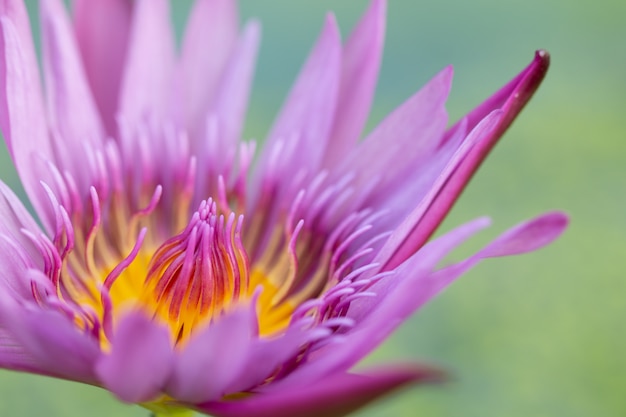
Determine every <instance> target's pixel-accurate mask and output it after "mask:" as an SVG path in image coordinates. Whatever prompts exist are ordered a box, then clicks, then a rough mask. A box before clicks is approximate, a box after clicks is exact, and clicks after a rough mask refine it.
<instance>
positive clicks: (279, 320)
mask: <svg viewBox="0 0 626 417" xmlns="http://www.w3.org/2000/svg"><path fill="white" fill-rule="evenodd" d="M242 228H243V216H238V217H237V216H236V215H235V213H232V212H231V213H230V214H227V215H224V214H220V213H219V212H218V208H217V204H216V202H215V201H213V200H212V199H209V200H205V201H202V202H201V203H200V206H199V208H198V209H197V211H196V212H194V213H193V214H192V216H191V220H190V221H189V223H188V224H187V226H186V227H185V228H184V229H183V231H182V232H180V233H179V234H177V235H175V236H173V237H171V238H169V239H167V240H165V242H163V243H161V244H160V246H157V245H158V244H154V238H153V237H146V236H147V229H145V228H144V229H142V231H141V232H140V233H139V237H138V238H137V241H136V243H135V244H134V247H133V248H132V250H131V251H130V253H128V254H127V256H126V258H124V259H123V260H121V261H113V262H111V259H110V258H109V259H108V261H107V262H105V263H102V262H101V261H100V262H99V261H98V260H96V259H91V258H92V257H93V256H94V255H93V254H92V253H90V252H91V250H90V249H89V248H90V247H91V246H93V245H89V244H85V245H78V247H76V248H75V250H72V251H70V252H69V253H68V256H67V258H66V259H65V260H64V263H65V265H66V268H64V271H63V273H62V274H61V284H62V287H63V291H61V292H60V293H59V294H60V295H62V296H63V298H64V299H65V300H66V301H70V302H71V304H72V305H74V307H76V308H77V309H78V310H79V314H77V315H76V322H77V324H78V325H79V326H81V327H90V328H93V329H94V330H93V331H94V333H98V334H99V336H101V340H102V344H103V347H106V346H107V344H108V342H107V340H108V338H109V336H110V332H111V331H112V328H113V327H114V326H115V321H116V319H117V318H118V317H119V316H120V312H123V311H124V309H126V308H140V309H142V310H144V311H145V312H146V313H147V314H149V315H151V316H152V317H154V318H155V319H157V320H159V321H161V322H162V323H165V324H166V325H167V326H168V327H169V328H170V331H171V335H172V340H174V341H175V343H176V344H179V343H184V341H186V340H187V339H188V338H189V336H190V335H191V334H192V333H193V331H194V329H197V328H198V326H202V325H206V324H209V323H210V322H211V321H212V320H213V319H214V318H217V317H219V316H220V315H221V314H223V313H224V312H225V311H227V310H228V309H229V308H231V307H232V306H233V305H234V304H236V303H239V302H255V303H256V308H257V313H258V314H257V315H258V326H259V333H260V334H261V335H268V334H272V333H274V332H276V331H280V330H282V329H284V328H285V327H286V326H287V325H288V324H289V320H290V317H291V314H292V313H293V311H294V309H295V307H296V304H295V303H292V302H290V301H289V300H285V299H284V297H278V296H277V295H279V288H278V287H277V285H276V283H274V282H272V280H270V278H269V277H271V276H273V275H275V274H276V273H279V272H281V273H282V271H277V270H276V268H277V267H276V266H272V265H274V264H277V265H287V264H289V262H290V261H289V259H290V254H289V253H288V252H283V253H282V254H279V255H276V254H275V257H276V259H274V262H270V263H269V264H267V265H266V264H265V263H260V264H258V265H255V266H254V268H252V270H251V268H250V262H249V259H248V255H247V253H246V250H245V248H244V246H243V243H242V239H241V234H242ZM90 234H91V235H90V238H88V239H87V242H89V241H90V239H91V240H93V241H94V242H96V243H95V244H94V245H96V246H99V245H98V243H97V242H98V241H99V240H100V239H101V238H102V237H103V234H102V233H101V231H99V228H98V227H93V228H92V231H91V232H90ZM155 247H156V249H154V248H155ZM277 252H280V251H277ZM118 259H119V258H118ZM64 292H65V294H64ZM255 294H257V295H256V296H255Z"/></svg>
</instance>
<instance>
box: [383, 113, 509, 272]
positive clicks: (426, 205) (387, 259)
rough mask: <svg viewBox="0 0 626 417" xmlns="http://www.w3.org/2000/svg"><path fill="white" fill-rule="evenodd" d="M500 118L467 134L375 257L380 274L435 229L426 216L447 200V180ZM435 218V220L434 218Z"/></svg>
mask: <svg viewBox="0 0 626 417" xmlns="http://www.w3.org/2000/svg"><path fill="white" fill-rule="evenodd" d="M501 117H502V114H501V112H500V111H494V112H493V113H491V114H490V115H489V116H487V117H486V118H485V119H484V120H483V121H481V123H479V124H478V126H476V127H475V128H474V130H473V131H472V132H470V134H469V135H468V136H467V138H466V139H465V140H464V141H463V143H462V144H461V146H460V147H459V148H458V150H457V151H456V152H455V154H454V155H453V156H452V158H451V159H450V160H449V162H448V163H447V165H446V166H445V167H444V169H443V170H442V171H441V172H440V173H439V175H438V177H437V178H436V180H435V181H434V182H433V184H432V186H431V188H430V190H428V193H427V194H426V195H425V196H424V198H422V200H421V201H420V202H419V204H418V205H417V207H416V208H415V209H414V210H413V211H412V212H411V213H410V214H409V216H408V217H407V218H406V219H404V220H403V221H402V223H401V224H400V225H399V226H398V227H397V229H396V230H394V232H393V234H392V235H391V236H390V237H389V239H388V240H387V241H386V242H385V244H384V246H383V247H382V249H381V250H380V252H379V253H378V254H377V255H376V262H378V263H380V264H381V265H382V267H381V269H382V270H390V269H393V268H395V267H396V266H398V265H399V264H401V263H402V262H403V261H404V260H405V259H407V258H408V257H410V256H411V255H412V254H413V253H415V251H417V250H418V249H419V248H420V247H421V246H422V245H423V244H424V242H425V241H426V239H427V238H428V237H429V236H430V233H431V230H432V227H435V225H433V224H432V223H431V222H429V221H430V220H431V218H433V216H432V215H430V213H431V212H432V210H433V205H434V202H436V201H437V199H438V198H439V196H440V195H442V194H443V195H444V196H445V197H447V196H448V195H447V189H446V187H447V185H448V182H449V180H450V177H451V176H452V175H454V172H456V170H457V169H459V166H460V165H461V164H462V163H463V161H464V160H465V159H466V158H467V157H468V155H469V154H471V152H472V151H473V149H475V148H476V147H477V146H480V144H481V143H482V142H483V141H486V140H489V138H490V137H491V133H492V132H493V130H494V129H496V127H497V125H498V123H499V121H500V118H501ZM435 218H436V219H437V220H439V218H438V217H435Z"/></svg>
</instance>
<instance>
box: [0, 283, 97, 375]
mask: <svg viewBox="0 0 626 417" xmlns="http://www.w3.org/2000/svg"><path fill="white" fill-rule="evenodd" d="M0 306H1V307H0V325H2V327H4V328H5V329H7V330H8V332H9V333H10V335H11V337H12V339H13V340H14V341H16V342H18V345H19V347H20V348H19V349H20V350H18V352H19V355H20V356H22V355H25V356H22V357H23V358H24V359H26V360H27V361H28V362H27V366H29V367H30V366H32V367H33V368H32V369H33V371H34V372H37V373H40V374H44V375H51V376H55V377H60V378H66V379H70V380H74V381H80V382H85V383H89V384H93V383H95V382H96V378H95V375H94V373H93V365H94V363H95V361H96V359H97V357H98V355H99V354H100V347H99V345H98V343H97V341H96V340H94V339H93V338H92V337H91V335H87V334H84V333H81V332H80V330H79V329H78V328H77V327H76V325H75V324H74V323H73V322H72V320H71V319H69V318H68V317H66V316H64V315H62V314H61V313H59V312H57V311H52V310H44V309H41V308H40V307H39V306H33V305H25V306H24V305H20V304H18V303H17V302H16V301H15V300H14V299H12V298H11V294H8V293H3V294H2V295H1V296H0ZM14 348H15V346H14ZM0 356H1V355H0ZM14 358H15V356H14ZM5 359H6V357H5ZM31 361H32V362H31Z"/></svg>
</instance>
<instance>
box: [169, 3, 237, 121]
mask: <svg viewBox="0 0 626 417" xmlns="http://www.w3.org/2000/svg"><path fill="white" fill-rule="evenodd" d="M237 32H238V14H237V4H236V1H234V0H198V1H196V2H195V4H194V6H193V10H192V11H191V14H190V17H189V21H188V23H187V25H186V29H185V35H184V38H183V45H182V51H181V57H180V61H179V68H178V77H177V78H178V80H179V81H180V85H179V88H180V93H181V97H180V100H181V102H180V108H181V110H183V111H182V117H184V118H185V121H184V125H185V126H187V127H188V128H189V129H190V130H191V131H195V130H196V129H197V128H198V127H201V128H202V127H203V126H204V121H205V118H206V114H207V112H208V111H209V107H210V105H211V104H212V103H213V101H214V98H215V94H216V92H217V91H218V88H219V87H220V80H221V79H222V77H223V76H224V75H227V74H228V71H226V72H225V71H224V70H225V69H226V68H227V63H228V62H229V59H232V58H230V57H231V52H232V50H233V48H234V47H235V44H236V41H237ZM244 59H245V58H244ZM242 83H243V84H246V82H245V78H244V79H243V80H242Z"/></svg>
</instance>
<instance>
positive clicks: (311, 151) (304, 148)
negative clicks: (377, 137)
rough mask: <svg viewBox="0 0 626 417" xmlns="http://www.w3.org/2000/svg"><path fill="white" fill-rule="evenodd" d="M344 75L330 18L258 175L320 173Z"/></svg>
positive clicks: (274, 131) (277, 124) (278, 123)
mask: <svg viewBox="0 0 626 417" xmlns="http://www.w3.org/2000/svg"><path fill="white" fill-rule="evenodd" d="M340 75H341V40H340V35H339V29H338V28H337V22H336V21H335V18H334V16H333V15H328V17H327V18H326V24H325V26H324V29H323V30H322V34H321V35H320V38H319V39H318V42H317V44H316V45H315V48H314V49H313V51H312V52H311V54H310V55H309V58H308V60H307V62H306V64H305V65H304V67H303V68H302V71H301V72H300V75H299V76H298V80H297V81H296V83H295V85H294V87H293V89H292V90H291V93H290V94H289V97H288V99H287V101H286V102H285V104H284V105H283V108H282V110H281V112H280V115H279V116H278V119H277V120H276V122H275V124H274V127H273V128H272V131H271V133H270V135H269V138H268V141H267V144H266V145H265V147H264V153H263V155H262V156H261V160H260V163H259V165H260V167H259V169H258V174H257V175H260V176H264V177H266V178H267V177H268V176H270V177H274V178H275V177H276V176H280V175H287V176H292V175H294V174H296V173H298V172H299V171H301V170H304V171H305V172H307V173H308V174H315V173H316V170H317V169H318V167H319V165H320V162H321V159H322V156H323V155H324V150H325V149H326V144H327V142H328V139H329V134H330V130H331V128H332V123H333V120H334V115H335V109H336V105H337V98H338V89H339V82H340ZM279 146H282V148H281V149H282V151H281V154H280V157H279V159H278V161H270V160H269V159H270V158H271V156H272V154H274V153H275V152H276V150H277V147H279ZM273 162H275V164H274V165H272V166H270V163H273Z"/></svg>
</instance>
